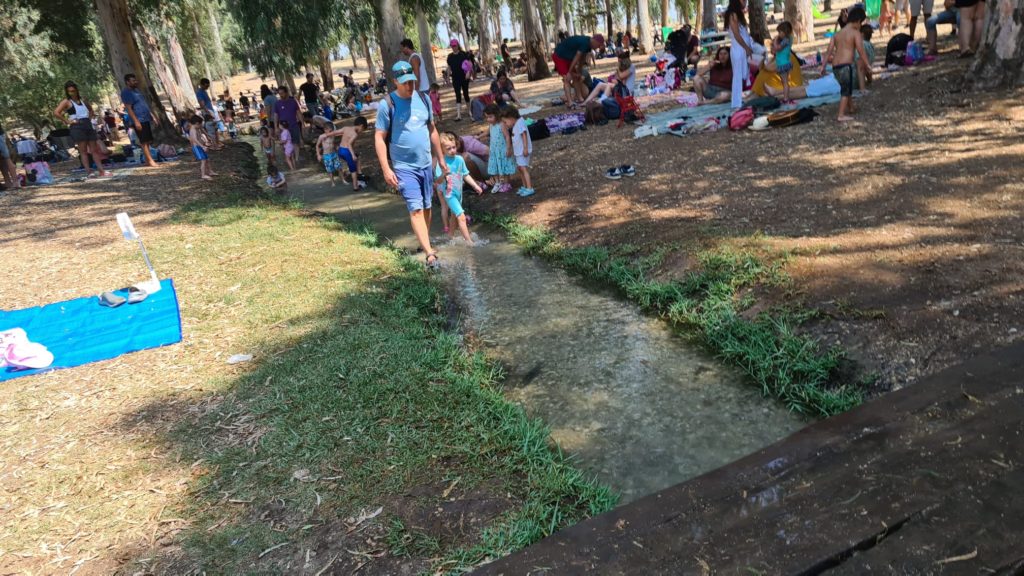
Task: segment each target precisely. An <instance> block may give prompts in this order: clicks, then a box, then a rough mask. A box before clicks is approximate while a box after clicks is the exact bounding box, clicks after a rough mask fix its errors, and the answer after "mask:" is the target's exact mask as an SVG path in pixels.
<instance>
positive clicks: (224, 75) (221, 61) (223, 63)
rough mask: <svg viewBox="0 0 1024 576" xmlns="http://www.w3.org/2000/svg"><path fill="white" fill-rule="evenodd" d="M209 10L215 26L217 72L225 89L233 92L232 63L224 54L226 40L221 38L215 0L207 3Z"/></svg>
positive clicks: (212, 24)
mask: <svg viewBox="0 0 1024 576" xmlns="http://www.w3.org/2000/svg"><path fill="white" fill-rule="evenodd" d="M206 8H207V11H208V12H209V14H210V16H209V17H210V26H211V27H212V28H213V55H214V58H216V59H217V72H219V73H220V79H221V81H222V82H223V83H224V89H225V90H227V91H228V92H231V65H230V64H231V63H230V62H228V58H227V56H226V55H225V54H224V42H222V41H221V39H220V24H218V23H217V11H216V10H215V9H214V3H213V2H207V3H206Z"/></svg>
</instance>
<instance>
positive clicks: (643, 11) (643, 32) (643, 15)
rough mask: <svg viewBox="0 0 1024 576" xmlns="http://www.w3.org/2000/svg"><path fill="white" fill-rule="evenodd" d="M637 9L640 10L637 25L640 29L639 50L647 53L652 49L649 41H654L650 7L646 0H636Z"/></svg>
mask: <svg viewBox="0 0 1024 576" xmlns="http://www.w3.org/2000/svg"><path fill="white" fill-rule="evenodd" d="M637 9H638V10H639V11H640V17H639V18H640V21H639V22H637V23H636V24H637V27H638V28H639V29H640V37H639V38H638V40H639V41H640V52H641V53H643V54H648V53H650V52H652V51H654V46H652V45H651V43H652V42H653V41H654V32H653V31H652V30H651V8H650V6H649V5H648V3H647V0H637Z"/></svg>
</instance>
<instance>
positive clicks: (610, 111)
mask: <svg viewBox="0 0 1024 576" xmlns="http://www.w3.org/2000/svg"><path fill="white" fill-rule="evenodd" d="M601 107H602V108H604V117H605V119H606V120H618V119H619V116H621V115H622V112H621V111H620V110H619V103H618V102H616V101H615V100H614V99H613V98H607V99H605V101H604V102H601Z"/></svg>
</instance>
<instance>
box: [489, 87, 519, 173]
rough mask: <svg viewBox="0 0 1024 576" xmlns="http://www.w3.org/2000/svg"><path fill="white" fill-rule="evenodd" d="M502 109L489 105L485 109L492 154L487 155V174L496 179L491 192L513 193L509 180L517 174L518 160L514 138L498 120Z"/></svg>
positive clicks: (495, 105)
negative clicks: (513, 149) (513, 144)
mask: <svg viewBox="0 0 1024 576" xmlns="http://www.w3.org/2000/svg"><path fill="white" fill-rule="evenodd" d="M499 113H501V108H500V107H499V106H498V105H497V104H488V105H487V107H486V108H484V120H486V121H487V123H488V124H489V125H490V136H491V138H490V142H489V144H490V154H488V155H487V173H488V174H490V175H491V176H493V177H494V180H493V181H492V182H491V184H492V185H493V186H494V187H493V188H491V192H492V193H494V192H511V191H512V185H511V184H509V182H508V179H509V177H510V176H512V175H513V174H515V173H516V159H515V156H513V154H512V136H511V134H510V133H509V131H508V128H505V124H503V123H502V122H501V120H500V119H498V114H499Z"/></svg>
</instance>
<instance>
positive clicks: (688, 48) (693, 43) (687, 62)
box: [667, 24, 700, 74]
mask: <svg viewBox="0 0 1024 576" xmlns="http://www.w3.org/2000/svg"><path fill="white" fill-rule="evenodd" d="M691 30H692V28H690V25H689V24H684V25H683V27H682V28H680V29H679V30H676V31H674V32H672V33H671V34H669V35H668V47H667V49H668V51H669V52H670V53H671V54H672V56H674V57H675V61H674V62H672V63H671V64H669V68H679V69H680V70H681V71H682V72H683V73H684V74H685V73H686V69H687V68H688V67H689V66H691V65H692V66H693V69H694V71H696V70H697V63H698V62H700V38H698V37H697V35H696V34H692V33H691Z"/></svg>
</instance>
